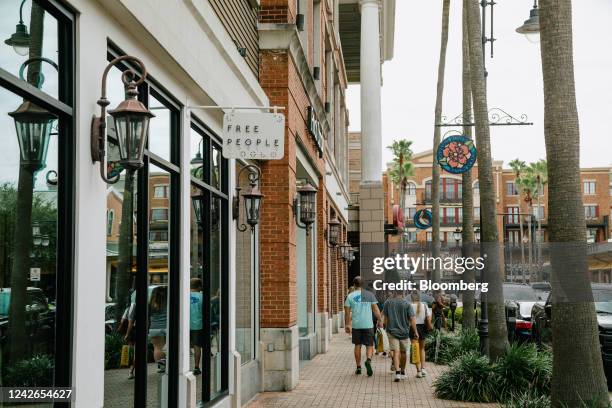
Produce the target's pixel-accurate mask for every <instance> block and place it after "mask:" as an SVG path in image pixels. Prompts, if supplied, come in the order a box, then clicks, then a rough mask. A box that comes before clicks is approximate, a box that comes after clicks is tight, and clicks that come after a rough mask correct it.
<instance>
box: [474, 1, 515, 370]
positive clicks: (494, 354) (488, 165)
mask: <svg viewBox="0 0 612 408" xmlns="http://www.w3.org/2000/svg"><path fill="white" fill-rule="evenodd" d="M468 5H469V7H468V34H469V48H470V79H471V83H472V97H473V99H474V100H473V105H474V120H475V123H476V146H477V147H478V180H479V182H480V214H481V218H482V222H481V226H480V231H481V232H480V234H481V242H482V244H481V245H484V250H485V253H486V255H487V258H486V265H485V268H484V270H483V271H482V273H483V274H484V275H483V277H484V280H485V281H486V282H488V292H487V293H486V298H487V300H488V302H487V312H488V314H489V357H490V358H491V359H492V360H496V359H498V358H499V357H500V356H501V355H502V354H503V353H504V352H505V350H506V347H507V346H508V332H507V329H506V318H505V309H504V304H503V301H502V299H503V293H502V281H503V278H502V271H501V270H500V251H499V237H498V231H497V222H496V219H497V211H496V204H495V189H494V185H493V165H492V162H491V140H490V134H489V117H488V116H489V115H488V106H487V90H486V84H485V76H484V71H485V69H484V53H483V44H482V35H481V31H480V11H479V8H478V7H479V2H478V1H477V0H469V1H468Z"/></svg>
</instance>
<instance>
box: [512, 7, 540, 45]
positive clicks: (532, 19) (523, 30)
mask: <svg viewBox="0 0 612 408" xmlns="http://www.w3.org/2000/svg"><path fill="white" fill-rule="evenodd" d="M516 32H517V33H519V34H523V35H524V36H525V38H527V40H528V41H529V42H531V43H534V44H536V43H538V42H540V10H539V9H538V0H534V2H533V8H532V9H531V11H530V12H529V18H528V19H527V20H525V22H524V23H523V25H521V26H520V27H518V28H517V29H516Z"/></svg>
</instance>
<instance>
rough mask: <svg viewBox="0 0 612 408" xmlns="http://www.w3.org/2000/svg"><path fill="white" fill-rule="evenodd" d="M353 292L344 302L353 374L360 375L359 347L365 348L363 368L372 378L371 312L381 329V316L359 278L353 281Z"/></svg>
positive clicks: (374, 297) (375, 302)
mask: <svg viewBox="0 0 612 408" xmlns="http://www.w3.org/2000/svg"><path fill="white" fill-rule="evenodd" d="M353 286H354V287H355V291H354V292H352V293H350V294H349V295H348V296H347V297H346V302H344V312H345V313H344V326H345V327H344V330H345V331H346V333H348V334H350V335H351V339H352V341H353V344H354V345H355V350H354V354H355V363H356V364H357V369H356V370H355V374H361V346H366V361H365V367H366V371H367V373H368V376H372V375H373V374H374V371H373V370H372V355H373V354H374V321H373V319H372V312H374V315H375V317H376V319H377V320H378V326H379V327H382V316H381V314H380V310H379V309H378V305H377V303H378V301H377V300H376V296H374V294H373V293H371V292H368V291H367V290H364V289H362V286H361V277H359V276H357V277H355V279H353Z"/></svg>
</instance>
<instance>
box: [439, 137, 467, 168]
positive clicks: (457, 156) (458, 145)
mask: <svg viewBox="0 0 612 408" xmlns="http://www.w3.org/2000/svg"><path fill="white" fill-rule="evenodd" d="M476 155H477V152H476V146H474V141H473V140H472V139H470V138H469V137H467V136H463V135H455V136H449V137H447V138H446V139H444V140H442V142H441V143H440V146H438V151H437V153H436V160H438V163H440V166H441V167H442V169H443V170H444V171H446V172H448V173H452V174H461V173H465V172H466V171H468V170H470V169H471V168H472V166H474V163H476Z"/></svg>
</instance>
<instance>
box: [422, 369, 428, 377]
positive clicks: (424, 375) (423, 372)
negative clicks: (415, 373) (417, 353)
mask: <svg viewBox="0 0 612 408" xmlns="http://www.w3.org/2000/svg"><path fill="white" fill-rule="evenodd" d="M421 374H422V375H423V377H427V371H425V369H424V368H422V369H421Z"/></svg>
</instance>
